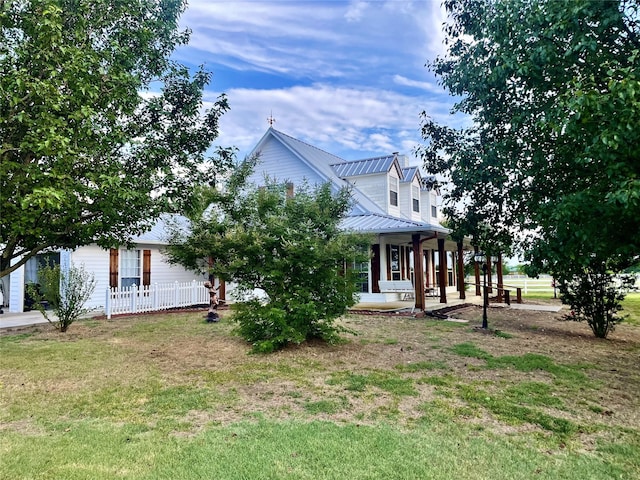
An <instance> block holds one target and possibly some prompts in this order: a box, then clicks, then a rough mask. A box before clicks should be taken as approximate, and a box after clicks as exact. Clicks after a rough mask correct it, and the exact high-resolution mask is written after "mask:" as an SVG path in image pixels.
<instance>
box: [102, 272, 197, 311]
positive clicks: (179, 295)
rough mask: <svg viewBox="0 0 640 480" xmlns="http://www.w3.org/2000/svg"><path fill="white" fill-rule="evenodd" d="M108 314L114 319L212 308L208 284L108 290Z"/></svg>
mask: <svg viewBox="0 0 640 480" xmlns="http://www.w3.org/2000/svg"><path fill="white" fill-rule="evenodd" d="M106 293H107V294H106V302H105V313H106V315H107V318H108V319H110V318H111V317H112V316H113V315H120V314H123V313H144V312H155V311H159V310H169V309H172V308H184V307H191V306H194V305H208V304H209V290H208V289H207V288H204V282H198V281H196V280H193V281H192V282H177V281H176V282H174V283H155V284H153V285H145V286H141V287H138V286H136V285H133V286H131V287H125V288H108V289H107V292H106Z"/></svg>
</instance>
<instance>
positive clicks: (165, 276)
mask: <svg viewBox="0 0 640 480" xmlns="http://www.w3.org/2000/svg"><path fill="white" fill-rule="evenodd" d="M138 248H140V249H142V250H144V249H148V250H151V283H171V282H190V281H192V280H199V281H202V280H207V276H206V275H204V274H198V273H195V272H191V271H189V270H185V269H184V267H182V266H180V265H171V264H169V263H168V262H167V258H166V257H165V256H164V254H163V253H162V250H161V249H159V248H158V247H157V246H151V245H138Z"/></svg>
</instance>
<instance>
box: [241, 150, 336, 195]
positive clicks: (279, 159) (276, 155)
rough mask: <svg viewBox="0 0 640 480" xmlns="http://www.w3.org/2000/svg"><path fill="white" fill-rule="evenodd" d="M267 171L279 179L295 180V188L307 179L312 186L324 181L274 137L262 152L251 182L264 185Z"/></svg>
mask: <svg viewBox="0 0 640 480" xmlns="http://www.w3.org/2000/svg"><path fill="white" fill-rule="evenodd" d="M265 173H266V174H268V176H269V177H270V178H276V179H278V180H279V181H291V182H293V183H294V188H296V187H297V186H298V185H300V184H302V183H303V182H304V181H305V180H306V181H307V183H308V184H309V186H311V187H313V186H315V185H320V184H323V183H324V180H323V179H322V177H320V176H319V175H318V174H317V173H316V172H314V171H313V170H311V169H309V167H308V166H307V165H305V164H304V163H303V162H302V160H300V159H299V158H298V157H297V156H295V155H294V154H293V153H291V151H289V150H288V149H287V148H286V147H285V146H284V145H282V144H281V143H280V142H277V141H274V140H273V139H270V140H269V141H268V142H267V144H266V145H265V146H264V147H263V149H262V151H261V152H260V156H259V157H258V164H257V165H256V168H255V172H254V173H253V174H252V175H251V176H250V177H249V182H253V183H255V184H257V185H264V178H265Z"/></svg>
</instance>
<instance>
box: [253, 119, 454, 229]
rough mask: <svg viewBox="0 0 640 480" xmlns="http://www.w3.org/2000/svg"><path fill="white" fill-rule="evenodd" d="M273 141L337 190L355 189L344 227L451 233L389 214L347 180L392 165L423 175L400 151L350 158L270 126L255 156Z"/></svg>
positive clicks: (405, 173) (409, 176)
mask: <svg viewBox="0 0 640 480" xmlns="http://www.w3.org/2000/svg"><path fill="white" fill-rule="evenodd" d="M271 141H277V142H279V143H280V144H281V145H283V146H284V147H285V148H286V149H287V150H289V151H290V152H291V154H292V155H294V156H295V157H296V158H297V159H298V160H299V161H300V162H302V163H303V164H304V165H306V166H307V168H309V169H310V170H311V171H313V172H314V173H315V174H317V175H318V176H319V177H320V178H322V179H323V180H324V181H326V182H330V183H331V184H332V185H333V187H334V188H335V189H336V190H337V189H339V188H343V187H347V188H349V189H350V190H351V193H352V196H353V199H354V206H353V208H352V210H351V212H350V213H349V216H347V217H346V218H345V219H344V220H343V222H342V225H341V226H342V228H343V229H345V230H348V231H354V232H362V233H401V232H420V231H425V230H428V231H430V232H434V233H436V234H441V235H446V234H448V232H449V230H448V229H446V228H444V227H442V226H440V225H433V224H430V223H425V222H421V221H415V220H410V219H408V218H404V217H394V216H391V215H388V214H387V213H386V212H385V211H384V210H383V209H382V208H381V207H379V206H378V205H377V204H376V203H375V202H373V200H371V199H370V198H369V197H368V196H367V195H365V194H364V193H363V192H362V191H360V190H359V189H358V188H357V187H356V186H354V185H353V184H351V183H350V182H348V181H347V180H345V178H346V177H353V176H357V175H367V174H374V173H382V172H388V171H389V170H390V169H391V168H396V169H397V173H398V175H399V177H400V180H401V181H413V178H414V176H415V175H418V176H419V175H420V173H419V169H418V167H406V168H402V167H401V166H400V163H399V161H398V158H397V155H396V154H393V155H384V156H380V157H373V158H367V159H363V160H351V161H348V160H345V159H343V158H340V157H338V156H336V155H333V154H331V153H328V152H325V151H324V150H322V149H320V148H318V147H314V146H313V145H310V144H308V143H306V142H303V141H301V140H298V139H297V138H293V137H291V136H289V135H287V134H285V133H282V132H280V131H278V130H275V129H274V128H273V127H269V129H268V130H267V132H266V133H265V134H264V135H263V137H262V138H261V139H260V141H259V142H258V144H257V145H256V147H255V148H254V149H253V150H252V152H251V155H255V154H258V153H259V152H260V151H261V150H262V149H263V148H264V147H265V146H266V145H267V144H268V143H269V142H271ZM419 178H420V177H419Z"/></svg>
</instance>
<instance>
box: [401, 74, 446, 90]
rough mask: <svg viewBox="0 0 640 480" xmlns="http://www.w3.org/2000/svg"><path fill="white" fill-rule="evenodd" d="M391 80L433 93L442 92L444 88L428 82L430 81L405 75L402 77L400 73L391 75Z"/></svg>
mask: <svg viewBox="0 0 640 480" xmlns="http://www.w3.org/2000/svg"><path fill="white" fill-rule="evenodd" d="M393 81H394V83H396V84H397V85H404V86H407V87H415V88H419V89H421V90H425V91H427V92H433V93H443V92H444V89H443V88H442V87H441V86H439V85H437V84H435V83H430V82H421V81H420V80H411V79H409V78H407V77H404V76H402V75H394V76H393Z"/></svg>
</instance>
